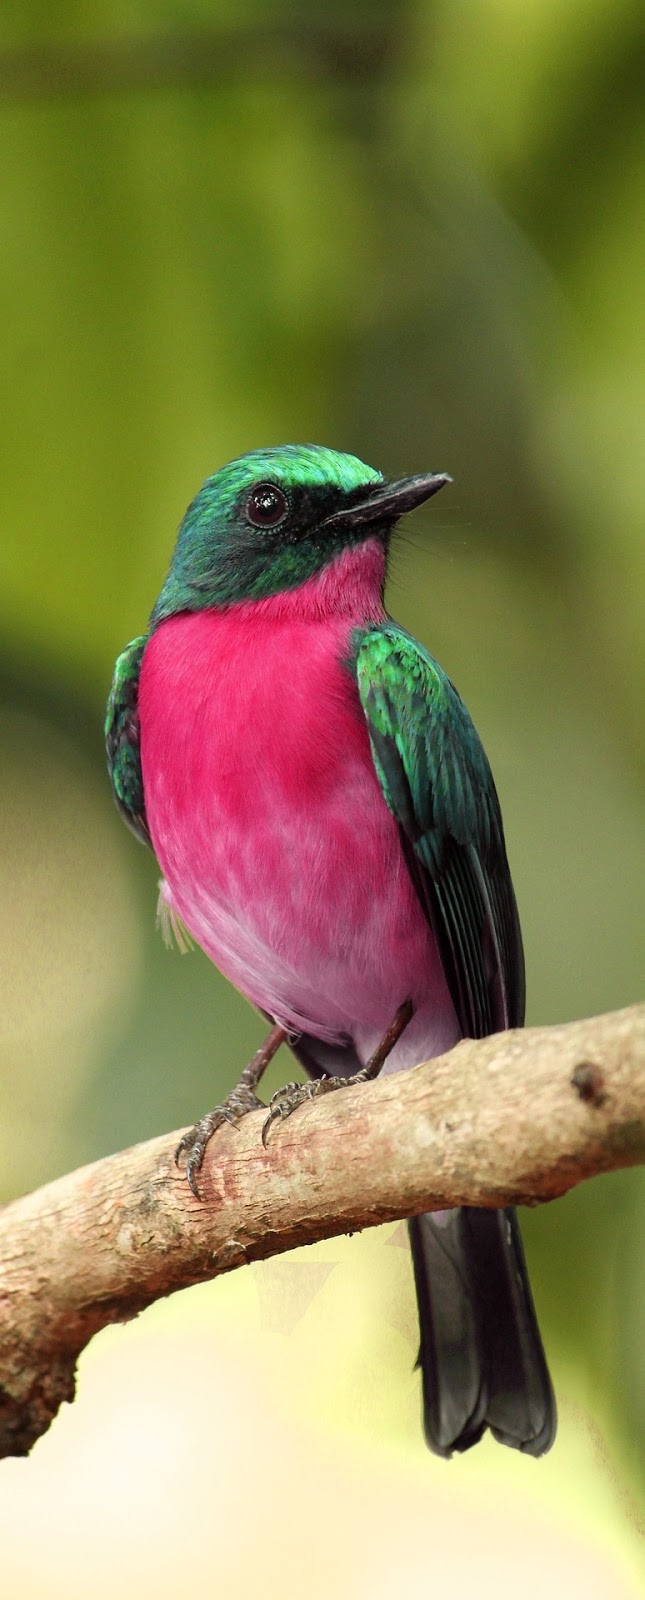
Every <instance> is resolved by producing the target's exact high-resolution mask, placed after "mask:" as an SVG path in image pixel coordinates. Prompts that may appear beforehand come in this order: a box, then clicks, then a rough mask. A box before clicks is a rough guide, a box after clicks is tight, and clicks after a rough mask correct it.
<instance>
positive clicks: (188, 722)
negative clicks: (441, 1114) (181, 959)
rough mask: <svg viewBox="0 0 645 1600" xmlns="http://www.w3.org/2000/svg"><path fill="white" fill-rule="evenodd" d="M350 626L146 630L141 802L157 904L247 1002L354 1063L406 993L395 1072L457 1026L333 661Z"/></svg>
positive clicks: (230, 620) (208, 621)
mask: <svg viewBox="0 0 645 1600" xmlns="http://www.w3.org/2000/svg"><path fill="white" fill-rule="evenodd" d="M350 632H351V622H350V621H349V620H348V619H347V618H346V617H340V618H334V619H331V620H330V619H329V618H327V619H325V620H321V621H319V622H316V621H313V620H312V619H311V618H307V619H304V620H302V619H294V618H291V617H285V618H282V619H280V620H278V621H276V620H275V619H274V618H271V617H267V618H266V619H265V620H263V619H262V618H261V617H259V616H258V614H257V612H255V611H254V612H251V613H250V612H249V611H246V612H243V611H241V609H237V608H236V609H235V610H234V611H229V612H225V613H214V612H202V613H198V614H193V615H182V616H178V617H174V618H172V619H171V620H169V621H167V622H165V623H163V624H162V625H161V627H160V628H159V629H158V630H157V631H156V632H155V633H154V634H153V636H152V638H151V640H150V642H149V644H148V645H147V647H146V651H145V655H144V660H143V667H142V672H141V683H140V692H139V710H140V718H141V756H142V766H143V777H144V788H145V797H146V811H147V817H148V822H149V826H150V830H151V834H152V840H153V844H154V847H155V851H156V854H157V858H158V860H159V863H160V865H161V868H162V871H163V873H164V878H165V880H166V886H167V887H166V890H165V893H166V895H167V897H168V900H169V902H170V903H171V904H172V905H173V906H174V907H175V908H176V910H177V911H178V912H179V914H180V915H181V917H182V918H183V920H184V922H185V923H186V926H187V927H188V928H189V930H190V932H191V933H192V934H193V935H194V937H195V938H196V940H197V941H198V943H199V944H200V945H201V946H202V947H203V949H204V950H206V952H207V953H208V955H209V956H210V957H211V959H212V960H213V961H214V962H215V964H216V966H218V967H219V968H220V970H221V971H222V972H224V973H225V975H226V976H227V977H228V978H230V979H231V981H232V982H233V983H234V984H235V985H236V986H237V987H238V988H239V989H240V990H241V991H242V992H243V993H244V994H245V995H247V996H248V998H249V999H250V1000H252V1001H253V1002H254V1003H255V1004H256V1005H257V1006H259V1007H260V1008H261V1009H262V1010H264V1011H266V1012H267V1013H268V1014H269V1015H270V1016H272V1017H273V1018H275V1020H276V1021H279V1022H282V1023H283V1024H284V1025H285V1026H287V1027H288V1028H290V1029H293V1030H295V1031H302V1032H307V1033H311V1034H314V1035H316V1036H317V1037H319V1038H321V1039H327V1040H330V1041H336V1040H339V1039H342V1038H343V1037H344V1038H347V1037H350V1038H352V1039H353V1040H354V1042H355V1044H356V1047H357V1049H358V1053H359V1055H360V1056H361V1058H365V1056H366V1055H367V1053H369V1051H370V1049H372V1048H373V1046H374V1044H375V1043H376V1042H377V1040H378V1039H379V1038H380V1037H381V1035H382V1033H383V1032H384V1031H385V1028H386V1027H387V1026H388V1025H389V1023H390V1022H391V1021H392V1018H393V1016H394V1013H395V1011H396V1009H397V1007H398V1006H399V1005H400V1004H401V1002H402V1001H403V1000H405V999H406V998H407V997H408V996H410V997H411V998H412V1000H413V1002H414V1004H415V1007H416V1008H417V1014H416V1016H415V1019H414V1022H413V1023H412V1024H411V1025H410V1028H409V1029H408V1030H407V1031H406V1034H405V1035H404V1036H403V1039H402V1040H401V1043H400V1045H399V1047H398V1050H397V1052H396V1055H395V1057H394V1059H393V1063H392V1065H394V1066H404V1065H409V1064H411V1063H412V1062H413V1061H414V1060H420V1059H421V1058H422V1056H423V1055H424V1054H436V1053H437V1051H438V1050H441V1049H444V1048H446V1049H447V1048H449V1046H450V1045H452V1044H453V1043H454V1042H455V1039H456V1038H457V1037H458V1027H457V1023H456V1019H455V1015H454V1011H453V1008H452V1005H451V1002H450V998H449V995H448V992H447V989H446V985H445V980H444V978H443V973H442V971H441V967H440V963H439V960H438V955H437V951H436V947H435V943H434V940H433V938H432V936H431V933H430V930H429V928H428V925H427V922H426V919H425V917H424V916H423V913H422V911H421V909H420V907H419V903H418V901H417V898H416V895H415V892H414V889H413V886H412V884H411V881H410V879H409V876H408V872H407V868H406V866H405V862H404V858H403V855H402V852H401V847H400V842H399V836H398V829H397V827H396V824H395V822H394V820H393V818H392V816H391V815H390V812H389V811H388V809H387V806H386V804H385V801H384V799H383V796H382V794H381V790H380V788H379V784H378V780H377V778H376V774H375V771H374V767H373V764H372V760H371V754H370V749H369V742H368V738H367V729H366V726H365V721H364V718H363V714H362V711H361V708H360V704H359V702H358V695H357V690H356V687H355V684H354V682H353V679H352V677H351V675H350V673H349V672H348V671H347V669H346V668H345V667H344V666H342V665H341V661H342V657H343V655H347V653H348V648H349V635H350Z"/></svg>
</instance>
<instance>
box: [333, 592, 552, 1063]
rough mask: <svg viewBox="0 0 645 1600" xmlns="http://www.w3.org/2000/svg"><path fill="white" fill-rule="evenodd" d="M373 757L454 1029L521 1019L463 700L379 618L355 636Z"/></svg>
mask: <svg viewBox="0 0 645 1600" xmlns="http://www.w3.org/2000/svg"><path fill="white" fill-rule="evenodd" d="M354 669H355V672H356V678H357V682H358V689H359V694H360V698H361V703H362V707H363V711H364V713H365V717H366V720H367V726H368V731H369V737H370V743H371V748H372V755H373V758H374V765H375V768H376V772H377V775H378V778H379V782H380V784H381V788H382V790H383V794H384V797H385V800H386V801H387V804H388V806H389V808H390V810H391V811H392V813H393V815H394V816H395V818H396V820H397V822H398V824H399V827H400V829H401V838H402V844H403V849H404V852H405V856H406V860H407V863H408V867H409V870H410V872H411V875H412V878H413V880H414V883H415V886H416V889H417V893H418V894H419V898H420V900H421V903H422V905H423V907H424V910H425V912H426V915H427V916H428V918H429V920H430V922H431V924H432V927H433V930H434V933H435V936H436V938H437V941H438V944H439V949H440V952H441V956H442V960H443V963H444V967H445V971H446V977H447V981H448V984H449V987H450V990H451V994H452V997H453V1001H454V1004H455V1007H456V1010H457V1014H458V1016H459V1020H460V1023H461V1027H462V1031H463V1033H464V1034H466V1035H468V1036H469V1037H471V1038H481V1037H483V1036H484V1035H485V1034H488V1033H492V1032H494V1031H495V1030H496V1029H501V1028H505V1027H515V1026H520V1025H521V1024H522V1022H523V1020H524V957H523V951H522V938H521V933H520V925H519V918H518V914H517V906H516V902H515V895H514V892H513V884H512V880H511V875H510V870H509V866H508V860H507V856H506V845H505V842H504V829H503V825H502V817H501V812H500V807H499V801H498V798H497V792H496V789H495V784H494V782H493V776H492V773H491V770H490V766H489V764H488V760H487V758H486V755H485V752H484V749H483V746H482V744H481V741H480V739H479V737H478V735H477V733H476V731H475V728H474V726H473V723H472V721H471V719H470V717H469V715H468V712H467V710H466V707H465V706H464V704H463V701H462V700H461V699H460V696H459V695H458V693H457V690H456V689H455V688H454V685H453V684H452V683H451V682H450V679H449V678H448V677H447V676H446V674H445V673H444V672H443V671H442V669H441V667H439V666H438V664H437V662H436V661H434V660H433V659H432V657H431V656H430V655H428V653H427V651H426V650H424V649H423V646H422V645H420V644H418V643H417V642H416V640H414V639H412V638H411V637H410V635H409V634H407V633H405V631H404V630H403V629H402V628H398V627H397V626H396V624H395V623H390V622H386V623H383V624H382V625H380V626H379V627H377V628H373V629H370V630H369V631H367V632H361V633H360V634H359V635H358V636H357V639H356V654H355V657H354Z"/></svg>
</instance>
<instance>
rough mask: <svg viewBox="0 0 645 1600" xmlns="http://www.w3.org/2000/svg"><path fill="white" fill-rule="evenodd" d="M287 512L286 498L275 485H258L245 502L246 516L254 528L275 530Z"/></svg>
mask: <svg viewBox="0 0 645 1600" xmlns="http://www.w3.org/2000/svg"><path fill="white" fill-rule="evenodd" d="M286 510H287V497H286V495H285V494H283V492H282V489H278V488H277V487H276V485H275V483H258V485H257V487H256V488H255V489H253V490H252V491H251V494H250V495H249V498H248V500H247V502H246V515H247V517H248V520H249V522H252V523H253V526H254V528H275V527H276V525H277V523H278V522H281V521H282V518H283V517H284V516H285V514H286Z"/></svg>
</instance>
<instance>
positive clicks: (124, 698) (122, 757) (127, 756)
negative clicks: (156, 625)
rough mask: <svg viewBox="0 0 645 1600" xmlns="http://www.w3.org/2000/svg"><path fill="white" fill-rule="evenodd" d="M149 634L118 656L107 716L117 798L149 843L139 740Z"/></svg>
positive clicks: (130, 823)
mask: <svg viewBox="0 0 645 1600" xmlns="http://www.w3.org/2000/svg"><path fill="white" fill-rule="evenodd" d="M147 642H148V635H147V634H140V635H139V636H138V638H136V639H132V640H131V642H130V644H128V645H126V648H125V650H122V652H121V655H120V656H119V657H118V658H117V661H116V663H115V667H114V673H113V676H112V684H111V688H110V693H109V696H108V703H107V711H106V716H105V746H106V751H107V762H108V772H109V775H110V782H111V784H112V789H113V791H114V798H115V800H116V803H117V805H118V807H119V810H120V812H121V815H122V816H123V818H124V820H125V821H126V822H127V824H128V827H129V828H131V829H132V832H133V833H134V834H136V837H137V838H138V839H141V840H142V842H143V843H144V844H149V842H150V835H149V832H148V825H147V822H146V809H145V800H144V793H143V775H142V771H141V751H140V741H139V676H140V672H141V662H142V660H143V652H144V650H145V647H146V644H147Z"/></svg>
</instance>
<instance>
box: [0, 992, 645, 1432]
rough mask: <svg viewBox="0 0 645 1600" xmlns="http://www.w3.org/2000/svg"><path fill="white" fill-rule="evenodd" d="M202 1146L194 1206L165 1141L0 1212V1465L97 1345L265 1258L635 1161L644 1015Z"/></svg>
mask: <svg viewBox="0 0 645 1600" xmlns="http://www.w3.org/2000/svg"><path fill="white" fill-rule="evenodd" d="M262 1117H263V1113H260V1112H255V1113H253V1114H251V1115H249V1116H248V1117H247V1118H246V1119H245V1121H244V1122H243V1123H242V1124H241V1126H240V1127H239V1129H237V1130H235V1129H232V1128H229V1127H225V1128H223V1129H221V1130H220V1131H219V1132H218V1133H217V1134H216V1135H215V1136H214V1138H213V1140H212V1142H211V1144H210V1146H209V1149H208V1152H207V1155H206V1160H205V1163H204V1168H203V1172H202V1174H201V1192H202V1200H201V1202H199V1201H197V1200H195V1199H194V1198H193V1196H192V1195H191V1193H190V1190H189V1189H188V1186H187V1184H186V1181H185V1178H184V1177H183V1174H182V1173H181V1172H179V1171H178V1170H177V1168H176V1167H175V1164H174V1160H173V1155H174V1150H175V1146H176V1144H177V1142H178V1139H179V1133H178V1132H176V1133H172V1134H168V1135H167V1136H165V1137H164V1138H161V1139H153V1140H151V1141H150V1142H149V1143H147V1144H142V1145H137V1146H136V1147H134V1148H133V1149H130V1150H124V1151H122V1152H121V1153H120V1154H119V1155H114V1156H109V1157H107V1158H106V1159H105V1160H102V1161H98V1162H95V1163H94V1165H92V1166H89V1167H84V1168H82V1169H80V1170H79V1171H77V1172H72V1173H70V1174H68V1175H67V1176H66V1177H63V1178H60V1179H58V1180H57V1181H56V1182H54V1183H51V1184H48V1185H47V1187H46V1188H43V1189H39V1190H37V1191H36V1192H35V1193H34V1194H30V1195H27V1196H25V1197H24V1198H23V1199H19V1200H16V1201H14V1202H13V1203H12V1204H11V1205H8V1206H6V1207H5V1208H4V1210H3V1211H1V1212H0V1262H1V1266H0V1455H23V1454H25V1453H26V1452H27V1451H28V1450H29V1449H30V1448H31V1446H32V1444H33V1443H34V1441H35V1440H36V1439H37V1438H39V1436H40V1435H41V1434H42V1433H44V1432H45V1430H46V1429H47V1427H48V1426H49V1424H50V1422H51V1420H52V1418H53V1417H54V1416H55V1414H56V1412H57V1410H58V1408H59V1406H60V1404H61V1402H62V1401H63V1400H71V1399H73V1396H74V1383H75V1367H76V1361H77V1358H78V1356H79V1354H80V1352H81V1350H82V1349H83V1348H84V1346H85V1345H86V1344H87V1343H88V1341H89V1340H90V1339H91V1338H92V1336H93V1334H95V1333H96V1332H97V1331H98V1330H99V1329H100V1328H102V1327H104V1326H105V1324H106V1323H109V1322H120V1321H125V1320H127V1319H128V1318H129V1317H132V1316H135V1315H136V1313H137V1312H138V1311H141V1310H143V1308H144V1307H145V1306H147V1305H149V1304H150V1303H151V1302H152V1301H153V1300H156V1299H157V1298H159V1297H160V1296H161V1295H166V1294H170V1293H172V1291H173V1290H175V1289H183V1288H187V1287H188V1286H189V1285H190V1284H193V1283H199V1282H201V1281H203V1280H204V1279H207V1278H213V1277H215V1276H216V1275H217V1274H218V1273H220V1272H229V1271H230V1270H231V1269H232V1268H233V1267H238V1266H241V1265H242V1264H243V1263H245V1262H248V1261H254V1260H258V1259H259V1258H261V1257H265V1256H271V1255H276V1254H279V1253H280V1252H282V1251H285V1250H290V1249H291V1248H292V1247H293V1246H294V1245H300V1244H310V1243H312V1242H313V1241H314V1240H316V1239H323V1238H329V1237H330V1236H332V1235H334V1234H340V1233H347V1232H354V1231H356V1230H358V1229H361V1228H365V1227H371V1226H374V1225H375V1224H376V1223H379V1222H388V1221H392V1220H394V1219H396V1218H399V1217H408V1216H411V1215H412V1214H414V1213H415V1212H420V1211H430V1210H433V1209H438V1208H443V1207H448V1206H454V1205H461V1204H468V1205H481V1206H505V1205H510V1204H520V1205H521V1204H527V1205H531V1204H536V1203H538V1202H539V1201H543V1200H550V1199H553V1198H554V1197H555V1196H556V1195H561V1194H564V1193H565V1191H566V1190H567V1189H570V1188H571V1187H572V1186H573V1185H574V1184H576V1183H579V1182H580V1181H581V1180H582V1179H583V1178H590V1177H593V1176H595V1175H596V1174H598V1173H602V1172H608V1171H611V1170H612V1169H616V1168H620V1167H629V1166H634V1165H636V1164H637V1163H639V1162H642V1161H643V1160H645V1006H635V1007H632V1008H630V1009H629V1010H626V1011H620V1012H615V1013H612V1014H611V1015H607V1016H602V1017H595V1018H591V1019H590V1020H588V1021H583V1022H573V1023H568V1024H566V1025H565V1026H561V1027H551V1028H532V1029H526V1030H517V1031H515V1032H510V1033H505V1034H497V1035H495V1036H494V1037H492V1038H490V1039H484V1040H478V1041H469V1040H465V1041H464V1042H463V1043H462V1044H460V1045H458V1046H457V1047H456V1049H455V1050H453V1051H451V1052H450V1054H449V1055H446V1056H442V1057H440V1058H439V1059H438V1060H435V1061H432V1062H429V1063H427V1064H426V1065H423V1066H419V1067H416V1068H415V1069H414V1071H412V1072H407V1073H403V1074H400V1075H398V1076H392V1077H382V1078H380V1079H379V1080H378V1081H377V1082H376V1083H370V1084H365V1085H361V1086H359V1087H356V1088H353V1089H350V1090H347V1091H341V1092H339V1093H338V1094H332V1095H328V1096H326V1097H325V1098H324V1099H321V1100H318V1101H316V1102H315V1103H313V1104H311V1105H308V1106H305V1107H303V1108H301V1109H300V1110H298V1111H296V1112H295V1113H294V1115H293V1117H292V1118H291V1119H290V1120H289V1121H287V1122H286V1123H283V1124H279V1125H278V1126H277V1127H276V1128H275V1129H274V1130H272V1136H271V1139H270V1142H269V1146H268V1149H267V1150H265V1149H264V1148H263V1146H262V1141H261V1137H260V1132H261V1126H262Z"/></svg>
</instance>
